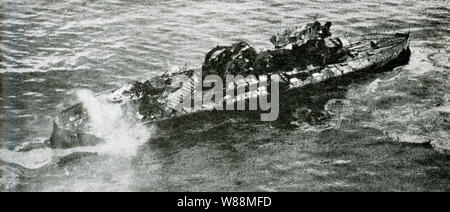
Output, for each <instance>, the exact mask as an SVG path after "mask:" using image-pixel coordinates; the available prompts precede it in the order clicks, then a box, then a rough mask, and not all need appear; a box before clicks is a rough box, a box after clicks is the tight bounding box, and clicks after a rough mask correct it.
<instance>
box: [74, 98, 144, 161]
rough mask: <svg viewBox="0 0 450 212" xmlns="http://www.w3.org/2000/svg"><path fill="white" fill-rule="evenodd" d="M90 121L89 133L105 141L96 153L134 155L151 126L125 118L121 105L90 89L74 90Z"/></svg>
mask: <svg viewBox="0 0 450 212" xmlns="http://www.w3.org/2000/svg"><path fill="white" fill-rule="evenodd" d="M76 94H77V97H78V99H79V100H80V101H81V102H83V106H84V108H85V109H86V110H87V113H88V116H89V119H90V121H91V123H90V124H91V133H92V134H94V135H95V136H98V137H100V138H102V139H104V140H105V143H104V144H102V145H100V146H98V148H99V149H98V150H99V153H104V154H114V155H122V156H133V155H135V154H136V151H137V149H138V147H139V146H141V145H142V144H144V143H145V142H146V141H147V140H148V139H149V138H150V136H151V134H152V131H153V129H150V128H148V127H146V126H144V125H142V124H140V123H134V122H133V121H131V119H127V118H126V117H125V116H124V115H125V114H126V113H125V112H124V111H123V110H122V108H121V107H120V105H118V104H114V103H111V102H108V101H107V100H106V99H101V98H97V97H95V94H94V93H93V92H92V91H89V90H78V91H76Z"/></svg>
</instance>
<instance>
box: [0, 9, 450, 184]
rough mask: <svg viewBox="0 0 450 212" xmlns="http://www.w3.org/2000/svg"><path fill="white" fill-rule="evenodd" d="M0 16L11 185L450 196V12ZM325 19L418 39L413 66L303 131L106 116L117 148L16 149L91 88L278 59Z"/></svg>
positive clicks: (327, 109)
mask: <svg viewBox="0 0 450 212" xmlns="http://www.w3.org/2000/svg"><path fill="white" fill-rule="evenodd" d="M0 15H1V16H0V23H1V24H0V27H1V30H0V33H1V34H0V77H1V78H0V83H1V86H0V88H1V93H2V95H1V96H0V106H1V108H0V110H1V113H0V142H1V144H2V149H1V150H0V159H1V160H0V165H1V169H0V170H1V172H0V175H1V177H2V179H1V181H0V190H3V191H98V190H100V191H141V190H143V191H450V160H449V157H448V156H447V154H448V151H447V154H445V151H446V150H448V149H450V143H449V140H450V103H449V102H450V93H449V91H450V80H449V70H450V58H449V53H450V52H449V51H450V48H449V43H450V28H449V17H450V6H449V3H448V1H439V0H435V1H406V0H404V1H398V2H397V3H392V2H391V1H377V2H372V1H359V0H358V1H352V0H345V1H344V0H336V1H311V0H309V1H288V0H284V1H281V0H278V1H273V0H271V1H245V0H242V1H237V0H233V1H231V0H224V1H200V0H197V1H178V0H169V1H167V0H166V1H158V0H152V1H151V0H148V1H125V0H123V1H121V0H104V1H100V0H84V1H82V0H65V1H54V0H42V1H31V0H3V1H2V2H0ZM315 18H318V19H319V20H321V21H325V20H331V21H333V27H332V29H333V32H334V35H336V36H356V35H358V34H362V33H372V32H394V31H402V32H407V31H410V32H411V33H412V39H411V50H412V56H411V59H410V62H409V64H407V65H405V66H401V67H398V68H395V69H394V70H391V71H389V72H385V73H381V74H374V75H371V76H367V77H365V78H364V79H359V80H355V82H353V83H352V84H350V85H349V86H346V87H345V88H339V89H336V90H333V91H329V92H328V93H327V94H323V95H317V96H313V97H311V99H310V100H309V103H308V104H304V105H302V104H299V106H298V108H297V110H295V111H293V114H294V116H296V117H297V118H298V120H297V122H298V124H299V125H300V127H298V128H295V129H286V128H283V127H279V126H277V124H273V123H255V122H250V121H248V120H245V119H243V118H242V119H237V118H234V119H228V120H226V121H219V120H218V121H213V123H211V122H206V121H199V123H195V122H194V123H193V124H195V125H198V127H197V128H189V129H187V128H180V129H178V130H179V131H178V132H172V131H170V132H171V133H169V130H173V129H165V128H163V127H160V128H154V127H152V128H148V127H144V128H143V127H130V126H128V125H127V124H126V123H122V122H121V121H120V120H119V121H118V120H117V119H114V117H116V116H115V115H117V114H108V111H114V110H106V112H105V110H104V109H102V108H105V107H108V108H109V107H112V106H111V105H100V106H102V107H99V108H95V107H94V108H93V109H97V110H98V111H99V112H98V114H99V116H100V118H112V119H111V120H113V121H117V122H114V123H115V124H111V123H104V126H103V128H102V129H103V130H104V131H105V134H107V135H108V144H109V145H107V146H106V147H105V146H102V147H94V148H79V149H69V150H51V149H35V150H32V151H29V152H16V151H14V149H15V148H17V146H19V145H20V144H23V143H27V142H28V143H39V142H43V141H44V140H45V139H46V138H48V137H49V135H50V133H51V129H52V120H53V117H54V116H55V115H57V114H58V112H59V111H60V110H61V109H62V108H64V107H66V106H68V105H70V104H72V103H74V102H77V101H79V100H82V101H88V100H86V99H80V98H79V97H78V98H77V92H78V90H80V89H89V90H91V91H94V92H99V91H103V90H108V89H113V88H116V87H118V86H121V85H124V84H126V83H129V82H132V81H133V80H137V79H144V78H148V77H150V76H154V75H156V74H159V73H162V72H164V71H167V70H172V69H176V68H177V67H181V66H184V65H185V64H187V66H188V67H199V66H200V64H201V62H202V60H203V57H204V54H205V53H206V52H207V51H208V50H209V49H211V48H212V47H215V46H216V45H221V44H222V45H223V44H229V43H232V42H236V41H246V42H248V43H249V44H251V45H252V46H255V47H256V48H257V49H264V48H270V43H269V38H270V36H271V35H272V34H274V33H277V32H279V31H281V30H282V29H284V28H287V27H290V26H294V25H296V24H299V23H305V22H310V21H311V20H313V19H315ZM324 101H325V103H323V102H324ZM311 111H312V112H311ZM317 114H322V115H317ZM116 123H118V124H116ZM101 126H102V125H101ZM161 134H164V135H162V136H158V135H161ZM167 134H169V135H167ZM72 152H83V155H76V154H70V153H72ZM442 152H444V153H442Z"/></svg>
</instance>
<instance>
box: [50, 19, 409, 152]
mask: <svg viewBox="0 0 450 212" xmlns="http://www.w3.org/2000/svg"><path fill="white" fill-rule="evenodd" d="M330 27H331V23H330V22H327V23H326V24H324V25H322V24H320V23H319V22H314V23H310V24H306V25H304V26H302V27H294V28H290V29H287V30H285V31H283V32H281V33H278V34H276V35H274V36H273V37H272V38H271V39H270V41H271V43H272V44H273V45H274V48H273V49H270V50H266V51H263V52H259V53H258V52H256V51H255V50H254V49H253V48H252V47H250V46H249V45H248V44H247V43H244V42H240V43H237V44H234V45H231V46H217V47H216V48H214V49H212V50H211V51H210V52H208V53H207V54H206V57H205V61H204V63H203V65H202V67H201V68H198V69H192V70H188V69H184V70H180V71H178V72H174V73H164V74H162V75H160V76H156V77H154V78H151V79H149V80H145V81H139V82H134V83H132V84H129V85H125V86H123V87H121V88H118V89H116V90H113V91H107V92H103V93H101V94H98V95H97V97H96V98H101V99H105V100H106V101H108V102H110V103H114V104H118V105H120V106H121V107H122V108H124V110H126V111H127V113H125V114H126V116H128V117H127V118H129V119H133V120H134V121H137V122H140V123H144V124H158V123H164V122H167V121H171V120H183V119H184V120H188V121H191V120H193V118H192V116H195V115H200V116H209V115H210V114H211V113H214V112H223V113H227V112H229V111H218V110H216V109H217V108H221V107H226V105H229V104H238V102H242V101H244V102H249V101H251V100H252V99H255V98H259V97H261V96H262V95H264V96H270V90H271V89H272V88H270V87H271V86H270V83H267V82H266V83H261V80H266V81H267V80H268V79H267V78H265V79H261V78H259V79H258V78H251V77H245V78H240V79H239V80H237V81H233V82H232V84H231V86H230V85H228V84H227V85H226V86H224V88H223V91H224V93H225V95H223V96H219V97H220V98H218V97H217V96H214V97H213V96H212V95H214V94H215V92H212V91H211V89H207V88H202V89H200V90H198V89H196V81H198V80H199V79H198V74H196V73H201V75H200V78H202V77H203V78H204V77H205V76H208V75H217V76H219V77H220V78H222V79H224V81H225V78H226V76H227V75H243V76H248V75H262V74H264V75H267V76H272V77H273V76H276V79H277V80H278V83H279V92H280V96H284V98H285V99H288V100H289V101H296V98H295V97H296V95H297V94H301V93H303V92H305V91H306V90H308V89H309V90H311V88H314V87H317V86H321V85H326V84H329V83H330V82H332V81H334V80H336V79H339V78H343V77H345V76H350V75H351V74H353V73H359V74H364V73H370V72H375V71H377V70H380V69H383V68H386V67H395V66H398V65H402V64H404V63H405V61H407V60H408V59H409V56H410V50H409V39H410V38H409V33H394V34H378V33H377V34H365V35H361V36H358V37H352V38H336V37H332V36H331V33H330ZM180 75H183V76H188V80H187V82H184V83H182V84H180V85H179V86H174V85H173V84H174V83H173V79H174V78H175V77H176V76H180ZM271 79H272V78H271ZM269 81H270V80H269ZM250 87H256V88H257V89H256V90H249V89H248V88H250ZM237 88H244V89H246V88H247V89H246V90H245V91H247V92H244V93H241V94H239V93H238V94H237V95H226V94H227V91H229V90H230V89H237ZM232 92H234V91H232ZM186 96H188V97H189V98H192V103H193V102H194V98H195V96H201V97H203V98H205V99H211V98H213V99H214V100H215V101H214V103H211V102H208V103H201V104H200V105H197V106H196V107H183V106H182V107H180V106H179V105H176V104H177V102H180V101H178V100H180V99H182V98H183V97H186ZM190 103H191V102H190ZM280 104H289V102H285V101H280ZM189 105H190V104H189ZM242 112H244V113H245V112H246V111H242ZM53 125H54V126H53V132H52V134H51V136H50V138H49V140H48V141H47V142H46V145H48V146H50V147H52V148H70V147H74V146H86V145H95V144H97V143H99V142H101V138H98V137H97V136H95V135H94V134H92V133H91V127H92V126H91V124H90V118H89V114H88V111H87V110H86V108H85V107H84V105H83V103H78V104H75V105H73V106H71V107H69V108H67V109H64V110H63V111H61V113H60V115H59V116H57V117H56V118H55V120H54V124H53Z"/></svg>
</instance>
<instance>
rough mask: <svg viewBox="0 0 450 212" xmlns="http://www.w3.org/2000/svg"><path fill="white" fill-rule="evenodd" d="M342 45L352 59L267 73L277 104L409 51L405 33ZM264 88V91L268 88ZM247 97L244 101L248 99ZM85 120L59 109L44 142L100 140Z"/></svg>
mask: <svg viewBox="0 0 450 212" xmlns="http://www.w3.org/2000/svg"><path fill="white" fill-rule="evenodd" d="M344 47H345V48H347V49H349V50H350V54H352V58H349V59H348V60H345V61H344V62H341V63H335V64H329V65H326V66H323V67H312V68H311V67H309V68H308V69H303V70H298V69H294V70H292V71H290V72H283V73H268V75H278V76H279V79H280V80H281V81H280V83H281V84H282V85H283V86H282V87H283V89H281V90H280V98H281V100H280V103H282V104H287V105H289V104H291V103H298V102H299V101H297V100H298V99H299V98H303V97H305V96H308V95H313V94H314V93H317V92H320V91H321V90H322V91H323V90H324V89H323V88H324V87H329V86H336V85H346V84H348V82H351V81H352V80H354V79H355V77H354V76H355V75H364V74H368V73H374V72H380V71H384V70H390V69H392V68H393V67H396V66H399V65H403V64H405V63H407V62H408V60H409V57H410V54H411V52H410V49H409V34H391V35H366V36H363V37H360V38H359V39H356V40H355V41H351V40H350V41H345V44H344ZM251 83H255V82H254V81H248V82H247V81H245V80H244V81H243V82H241V84H240V85H238V86H250V84H251ZM256 83H258V82H256ZM265 89H267V90H268V88H265ZM113 93H114V92H113ZM107 94H108V93H107ZM180 94H182V92H181V93H180ZM247 96H253V97H249V98H258V96H254V95H244V97H242V96H241V97H239V96H236V97H235V98H234V99H233V100H234V101H235V102H237V99H239V98H241V99H242V98H244V99H245V98H247ZM249 98H247V99H246V100H247V101H248V100H249ZM135 103H136V101H134V104H135ZM122 104H123V103H122ZM291 105H292V104H291ZM210 107H211V105H202V108H210ZM281 107H283V105H281ZM254 114H255V111H215V110H213V111H209V110H186V111H183V112H181V113H178V114H176V115H174V116H169V117H162V118H159V119H155V120H146V121H143V122H146V123H148V124H157V125H159V126H162V127H169V128H173V127H177V126H180V125H193V122H192V120H199V119H200V120H216V119H218V117H225V116H227V117H228V116H233V115H235V116H241V115H249V116H253V115H254ZM88 122H89V117H88V114H87V112H86V110H85V109H84V108H83V104H81V103H79V104H77V105H74V106H72V107H71V108H68V109H66V110H64V111H62V112H61V114H60V115H59V116H58V117H56V118H55V121H54V127H53V133H52V135H51V137H50V139H49V142H48V143H49V145H50V147H52V148H71V147H74V146H90V145H96V144H98V143H101V142H102V139H101V138H98V137H96V136H94V135H92V134H91V133H89V124H88Z"/></svg>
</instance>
